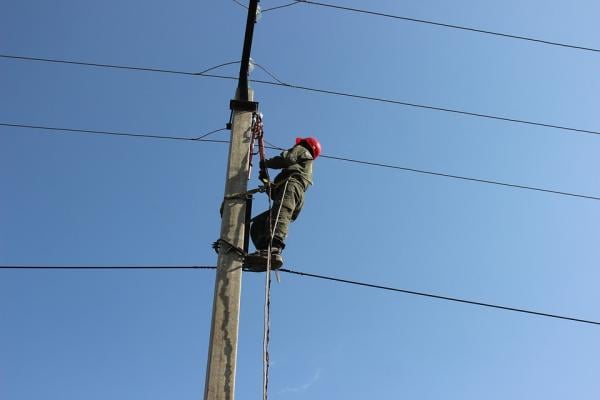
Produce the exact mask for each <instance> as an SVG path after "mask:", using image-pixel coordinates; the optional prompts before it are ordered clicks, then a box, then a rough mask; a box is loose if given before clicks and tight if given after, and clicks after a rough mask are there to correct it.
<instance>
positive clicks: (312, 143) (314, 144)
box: [296, 137, 321, 160]
mask: <svg viewBox="0 0 600 400" xmlns="http://www.w3.org/2000/svg"><path fill="white" fill-rule="evenodd" d="M302 142H304V143H306V144H307V145H308V147H310V150H311V152H312V155H313V157H314V158H315V160H316V159H317V157H319V154H321V143H319V141H318V140H317V138H314V137H307V138H300V137H298V138H296V144H300V143H302Z"/></svg>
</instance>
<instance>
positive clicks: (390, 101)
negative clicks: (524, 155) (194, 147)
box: [252, 79, 600, 135]
mask: <svg viewBox="0 0 600 400" xmlns="http://www.w3.org/2000/svg"><path fill="white" fill-rule="evenodd" d="M252 82H255V83H262V84H265V85H272V86H282V87H289V88H292V89H298V90H305V91H309V92H315V93H322V94H329V95H333V96H341V97H350V98H355V99H360V100H369V101H376V102H380V103H388V104H396V105H400V106H407V107H415V108H422V109H426V110H433V111H442V112H447V113H453V114H461V115H467V116H470V117H478V118H487V119H493V120H497V121H505V122H513V123H518V124H525V125H533V126H540V127H544V128H552V129H560V130H564V131H571V132H578V133H591V134H593V135H600V131H593V130H588V129H580V128H572V127H568V126H562V125H553V124H548V123H545V122H535V121H527V120H523V119H516V118H510V117H503V116H498V115H492V114H482V113H476V112H471V111H464V110H458V109H453V108H445V107H437V106H431V105H426V104H417V103H409V102H405V101H400V100H393V99H385V98H381V97H373V96H365V95H360V94H354V93H347V92H338V91H335V90H328V89H319V88H313V87H308V86H300V85H293V84H289V83H279V82H269V81H263V80H258V79H253V80H252Z"/></svg>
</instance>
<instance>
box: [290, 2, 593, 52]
mask: <svg viewBox="0 0 600 400" xmlns="http://www.w3.org/2000/svg"><path fill="white" fill-rule="evenodd" d="M296 3H305V4H311V5H314V6H320V7H327V8H333V9H337V10H344V11H350V12H354V13H360V14H366V15H373V16H378V17H385V18H391V19H396V20H402V21H409V22H416V23H420V24H427V25H434V26H441V27H444V28H450V29H459V30H463V31H469V32H476V33H482V34H486V35H493V36H500V37H504V38H509V39H518V40H525V41H529V42H534V43H540V44H546V45H551V46H558V47H566V48H570V49H576V50H584V51H591V52H600V49H595V48H592V47H583V46H576V45H572V44H568V43H560V42H553V41H550V40H544V39H536V38H533V37H527V36H521V35H513V34H509V33H502V32H494V31H488V30H484V29H477V28H470V27H467V26H461V25H453V24H447V23H443V22H435V21H431V20H425V19H418V18H410V17H403V16H400V15H393V14H386V13H381V12H376V11H370V10H364V9H359V8H352V7H346V6H340V5H336V4H327V3H321V2H318V1H312V0H297V1H296Z"/></svg>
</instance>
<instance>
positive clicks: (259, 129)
mask: <svg viewBox="0 0 600 400" xmlns="http://www.w3.org/2000/svg"><path fill="white" fill-rule="evenodd" d="M255 141H258V155H259V157H260V160H261V166H262V168H261V175H262V176H263V177H266V181H265V180H263V184H264V186H262V187H261V188H262V190H257V191H260V192H267V195H268V196H267V197H268V198H269V200H268V201H269V210H271V208H272V207H273V200H272V189H273V186H272V185H271V183H270V179H269V171H268V169H267V168H266V167H265V166H264V161H265V158H266V157H265V144H264V129H263V122H262V114H261V113H254V114H253V115H252V140H251V141H250V154H253V151H254V143H255ZM249 167H250V168H252V161H251V160H249ZM250 195H251V194H250ZM271 214H272V213H271V212H270V211H269V237H270V240H269V244H268V246H267V253H268V254H267V271H266V272H267V273H266V276H265V305H264V317H263V400H268V398H269V337H270V325H271V249H272V245H273V227H272V215H271Z"/></svg>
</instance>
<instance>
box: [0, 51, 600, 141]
mask: <svg viewBox="0 0 600 400" xmlns="http://www.w3.org/2000/svg"><path fill="white" fill-rule="evenodd" d="M0 58H8V59H16V60H23V61H40V62H51V63H60V64H72V65H79V66H86V67H99V68H114V69H125V70H134V71H146V72H160V73H168V74H176V75H187V76H202V77H207V78H216V79H228V80H237V78H236V77H234V76H224V75H216V74H207V73H201V72H200V73H194V72H184V71H176V70H168V69H159V68H144V67H132V66H123V65H111V64H98V63H87V62H80V61H67V60H57V59H48V58H39V57H26V56H13V55H7V54H0ZM250 82H253V83H259V84H264V85H271V86H279V87H286V88H290V89H296V90H302V91H308V92H314V93H321V94H327V95H332V96H338V97H346V98H354V99H360V100H367V101H373V102H378V103H387V104H395V105H400V106H406V107H413V108H420V109H426V110H431V111H440V112H445V113H452V114H459V115H466V116H470V117H477V118H485V119H491V120H496V121H504V122H511V123H517V124H524V125H529V126H539V127H543V128H552V129H557V130H562V131H569V132H576V133H586V134H593V135H600V131H597V130H591V129H582V128H574V127H570V126H566V125H557V124H550V123H546V122H536V121H530V120H524V119H518V118H511V117H504V116H501V115H493V114H485V113H478V112H472V111H465V110H460V109H453V108H447V107H438V106H434V105H428V104H419V103H411V102H406V101H401V100H394V99H386V98H382V97H375V96H366V95H361V94H356V93H349V92H341V91H335V90H328V89H320V88H315V87H309V86H302V85H296V84H290V83H285V82H281V81H280V82H272V81H265V80H260V79H251V80H250Z"/></svg>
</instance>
